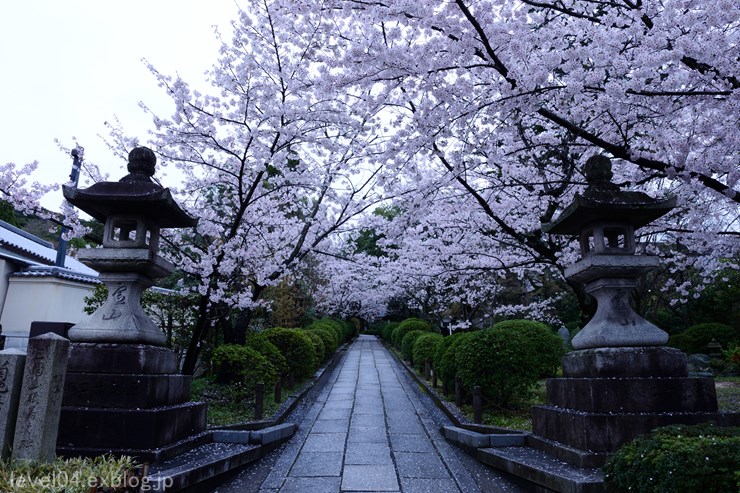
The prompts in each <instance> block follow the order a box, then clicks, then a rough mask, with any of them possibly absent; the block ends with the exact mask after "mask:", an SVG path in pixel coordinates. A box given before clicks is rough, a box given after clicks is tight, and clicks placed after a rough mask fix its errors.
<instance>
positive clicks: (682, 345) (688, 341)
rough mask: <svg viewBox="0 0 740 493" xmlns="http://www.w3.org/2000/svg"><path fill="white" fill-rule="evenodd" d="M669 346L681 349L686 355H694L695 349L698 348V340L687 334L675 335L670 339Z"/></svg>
mask: <svg viewBox="0 0 740 493" xmlns="http://www.w3.org/2000/svg"><path fill="white" fill-rule="evenodd" d="M668 345H669V346H670V347H673V348H676V349H680V350H681V351H683V352H684V353H687V354H692V353H693V352H694V347H696V339H694V338H693V337H691V336H690V335H687V334H685V333H680V334H673V335H672V336H670V337H669V338H668Z"/></svg>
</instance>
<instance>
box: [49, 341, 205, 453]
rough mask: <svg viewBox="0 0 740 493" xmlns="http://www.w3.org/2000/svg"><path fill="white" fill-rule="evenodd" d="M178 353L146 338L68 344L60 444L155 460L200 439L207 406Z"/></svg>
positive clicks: (65, 447) (59, 447)
mask: <svg viewBox="0 0 740 493" xmlns="http://www.w3.org/2000/svg"><path fill="white" fill-rule="evenodd" d="M190 382H191V377H189V376H185V375H180V374H178V373H177V361H176V357H175V354H174V353H173V352H172V351H171V350H169V349H167V348H162V347H157V346H150V345H145V344H113V343H109V344H103V343H101V344H96V343H75V344H73V345H72V349H71V352H70V360H69V365H68V370H67V379H66V382H65V387H64V400H63V407H62V413H61V422H60V431H59V438H58V441H57V450H58V452H59V453H60V454H62V455H67V456H74V455H83V456H90V455H99V454H102V453H113V454H116V455H124V454H125V455H133V456H135V457H137V458H138V459H139V460H143V461H147V462H160V461H163V460H166V459H169V458H171V457H174V456H175V455H178V454H180V453H182V452H184V451H187V450H189V449H191V448H193V447H195V446H198V445H200V444H202V443H205V441H206V439H207V434H206V433H205V430H206V405H205V404H203V403H194V402H188V401H189V397H190Z"/></svg>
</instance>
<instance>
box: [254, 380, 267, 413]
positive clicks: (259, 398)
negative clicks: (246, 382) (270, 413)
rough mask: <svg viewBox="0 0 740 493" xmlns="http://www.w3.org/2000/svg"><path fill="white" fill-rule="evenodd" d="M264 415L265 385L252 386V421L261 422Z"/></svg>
mask: <svg viewBox="0 0 740 493" xmlns="http://www.w3.org/2000/svg"><path fill="white" fill-rule="evenodd" d="M264 413H265V384H264V383H258V384H255V386H254V419H256V420H261V419H262V416H263V415H264Z"/></svg>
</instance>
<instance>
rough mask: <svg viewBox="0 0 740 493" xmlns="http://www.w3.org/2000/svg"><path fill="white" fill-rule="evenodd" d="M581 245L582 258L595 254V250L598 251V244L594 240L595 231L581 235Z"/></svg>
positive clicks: (585, 231) (588, 231) (587, 231)
mask: <svg viewBox="0 0 740 493" xmlns="http://www.w3.org/2000/svg"><path fill="white" fill-rule="evenodd" d="M580 244H581V255H582V256H584V257H585V256H586V255H590V254H591V253H593V252H594V250H595V249H596V243H595V240H594V230H593V229H586V230H584V231H583V232H582V233H581V237H580Z"/></svg>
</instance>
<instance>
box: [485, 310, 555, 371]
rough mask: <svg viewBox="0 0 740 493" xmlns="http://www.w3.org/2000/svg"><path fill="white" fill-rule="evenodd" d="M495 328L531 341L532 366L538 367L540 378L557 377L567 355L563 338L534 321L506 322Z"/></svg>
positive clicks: (495, 325) (496, 325)
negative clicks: (514, 333) (556, 374)
mask: <svg viewBox="0 0 740 493" xmlns="http://www.w3.org/2000/svg"><path fill="white" fill-rule="evenodd" d="M493 328H495V329H501V330H509V331H512V332H516V333H517V334H520V335H522V336H525V337H527V338H528V339H529V341H530V343H531V344H532V355H531V359H530V363H529V364H530V365H531V366H534V367H536V369H537V372H538V375H539V377H540V378H546V377H551V376H553V375H555V373H556V372H557V370H558V368H559V367H560V364H561V361H562V359H563V356H564V355H565V345H564V344H563V338H562V337H560V336H559V335H558V334H556V333H555V332H553V331H552V330H551V329H550V327H548V326H547V325H545V324H543V323H542V322H535V321H534V320H505V321H503V322H499V323H497V324H494V326H493Z"/></svg>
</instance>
